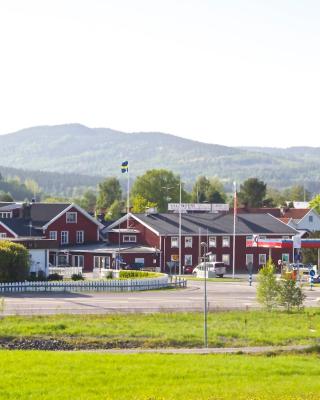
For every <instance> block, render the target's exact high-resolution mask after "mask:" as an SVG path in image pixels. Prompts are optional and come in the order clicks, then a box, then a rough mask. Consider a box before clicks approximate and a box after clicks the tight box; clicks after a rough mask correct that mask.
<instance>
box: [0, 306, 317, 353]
mask: <svg viewBox="0 0 320 400" xmlns="http://www.w3.org/2000/svg"><path fill="white" fill-rule="evenodd" d="M8 337H10V338H19V337H21V338H23V337H42V338H52V337H55V338H60V339H62V340H67V341H71V342H73V343H75V344H77V345H78V346H79V347H82V348H83V347H85V346H80V344H81V343H82V344H86V345H87V344H88V343H93V345H94V344H95V343H96V344H98V345H95V347H99V343H100V344H101V346H100V347H101V348H102V347H149V348H150V347H197V346H202V344H203V314H202V313H155V314H134V313H133V314H107V315H51V316H32V317H22V316H12V317H3V318H1V319H0V342H1V339H3V338H8ZM208 337H209V346H211V347H239V346H263V345H287V344H307V343H310V344H315V343H318V344H319V338H320V308H310V309H306V310H305V311H304V312H300V313H291V314H287V313H285V312H280V311H277V312H266V311H260V310H258V311H247V312H246V311H228V312H212V313H209V315H208ZM93 345H92V346H93Z"/></svg>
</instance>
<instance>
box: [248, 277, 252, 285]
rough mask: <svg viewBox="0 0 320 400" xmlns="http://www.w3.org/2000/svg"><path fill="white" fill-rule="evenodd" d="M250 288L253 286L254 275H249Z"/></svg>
mask: <svg viewBox="0 0 320 400" xmlns="http://www.w3.org/2000/svg"><path fill="white" fill-rule="evenodd" d="M249 286H252V274H250V275H249Z"/></svg>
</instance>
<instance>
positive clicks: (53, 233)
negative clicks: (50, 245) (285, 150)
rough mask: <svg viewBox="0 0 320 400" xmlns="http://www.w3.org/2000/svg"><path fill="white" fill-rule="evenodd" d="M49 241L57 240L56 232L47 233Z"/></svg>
mask: <svg viewBox="0 0 320 400" xmlns="http://www.w3.org/2000/svg"><path fill="white" fill-rule="evenodd" d="M49 239H51V240H57V231H50V232H49Z"/></svg>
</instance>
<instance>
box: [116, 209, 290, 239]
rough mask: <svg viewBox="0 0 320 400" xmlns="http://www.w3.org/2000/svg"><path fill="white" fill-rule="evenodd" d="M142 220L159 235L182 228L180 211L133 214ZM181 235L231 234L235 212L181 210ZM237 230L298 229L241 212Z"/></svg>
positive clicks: (275, 231) (270, 231)
mask: <svg viewBox="0 0 320 400" xmlns="http://www.w3.org/2000/svg"><path fill="white" fill-rule="evenodd" d="M131 216H132V217H133V218H134V219H136V220H137V221H139V222H142V223H143V224H144V225H145V226H147V227H149V229H151V230H153V231H154V232H157V233H158V234H160V235H177V234H178V232H179V214H175V213H162V214H148V215H146V214H131ZM121 220H123V218H122V219H121V218H120V219H119V220H118V221H117V222H116V223H114V224H112V225H111V226H110V227H109V229H112V228H113V227H115V226H116V225H118V224H119V222H121ZM181 221H182V223H181V233H182V235H198V234H199V229H200V230H201V232H202V234H204V233H207V232H208V234H214V235H232V233H233V215H231V214H182V215H181ZM236 234H237V235H250V234H279V235H296V234H297V231H296V230H295V229H294V228H292V227H290V226H288V225H286V224H284V223H283V222H281V221H279V220H278V219H277V218H276V217H274V216H272V215H269V214H260V213H259V214H240V215H237V219H236Z"/></svg>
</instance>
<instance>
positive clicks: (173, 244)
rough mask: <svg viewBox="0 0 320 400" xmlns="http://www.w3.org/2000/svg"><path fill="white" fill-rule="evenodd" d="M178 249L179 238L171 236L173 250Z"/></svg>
mask: <svg viewBox="0 0 320 400" xmlns="http://www.w3.org/2000/svg"><path fill="white" fill-rule="evenodd" d="M175 243H176V244H175ZM178 247H179V238H178V236H171V248H172V249H173V248H178Z"/></svg>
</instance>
